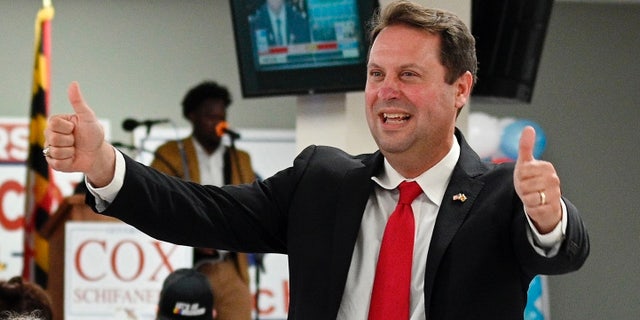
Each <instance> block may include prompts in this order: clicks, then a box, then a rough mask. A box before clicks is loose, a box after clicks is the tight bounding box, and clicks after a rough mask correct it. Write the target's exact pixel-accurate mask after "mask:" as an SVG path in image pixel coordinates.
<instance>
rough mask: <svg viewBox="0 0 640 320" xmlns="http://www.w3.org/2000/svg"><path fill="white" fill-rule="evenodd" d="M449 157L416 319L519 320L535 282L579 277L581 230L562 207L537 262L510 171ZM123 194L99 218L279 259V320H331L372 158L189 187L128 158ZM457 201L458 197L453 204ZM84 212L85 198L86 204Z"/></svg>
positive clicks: (331, 154)
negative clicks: (284, 287) (559, 233)
mask: <svg viewBox="0 0 640 320" xmlns="http://www.w3.org/2000/svg"><path fill="white" fill-rule="evenodd" d="M456 134H457V137H458V141H459V142H460V145H461V154H460V159H459V161H458V163H457V165H456V167H455V169H454V171H453V175H452V177H451V182H450V183H449V186H448V187H447V191H446V193H445V195H444V199H443V201H442V205H441V208H440V211H439V213H438V217H437V220H436V224H435V229H434V234H433V238H432V241H431V246H430V248H429V254H428V258H427V261H425V262H424V263H426V275H425V286H424V288H425V292H424V295H425V301H426V302H425V304H426V305H425V309H426V314H427V319H455V320H460V319H509V320H512V319H522V317H523V310H524V307H525V304H526V292H527V289H528V285H529V282H530V281H531V279H532V277H533V276H535V275H536V274H560V273H566V272H570V271H573V270H576V269H578V268H579V267H580V266H581V265H582V264H583V263H584V261H585V259H586V257H587V255H588V253H589V241H588V236H587V232H586V230H585V227H584V225H583V223H582V221H581V219H580V217H579V215H578V213H577V210H576V208H575V207H574V206H573V205H572V204H571V203H570V202H569V201H568V200H566V199H564V201H565V202H566V204H567V209H568V221H567V225H568V226H567V232H566V239H565V240H564V242H563V244H562V247H561V249H560V252H559V253H558V254H557V255H556V256H554V257H552V258H545V257H542V256H540V255H538V254H537V253H536V252H535V251H534V249H533V248H532V246H531V245H530V244H529V242H528V241H527V237H526V228H527V222H526V218H525V213H524V212H523V206H522V203H521V202H520V200H519V198H518V196H517V194H516V193H515V191H514V187H513V164H502V165H491V164H485V163H483V162H482V161H481V160H480V159H479V157H478V156H477V155H476V153H475V152H473V151H472V150H471V148H470V147H469V146H468V145H467V143H466V142H465V140H464V138H463V137H462V135H461V134H460V133H459V132H457V133H456ZM126 162H127V169H126V175H125V180H124V186H123V187H122V189H121V191H120V193H119V194H118V196H117V197H116V199H115V200H114V201H113V203H112V204H111V205H110V206H109V208H108V209H107V211H106V212H105V213H106V214H109V215H113V216H116V217H118V218H120V219H122V220H123V221H125V222H127V223H129V224H132V225H134V226H136V227H138V228H139V229H141V230H142V231H144V232H146V233H148V234H149V235H151V236H153V237H156V238H159V239H162V240H166V241H171V242H175V243H179V244H184V245H190V246H201V247H216V248H221V249H228V250H232V251H244V252H275V253H284V254H287V255H288V258H289V272H290V279H289V280H290V307H289V318H290V319H305V320H308V319H335V318H336V315H337V312H338V308H339V306H340V301H341V298H342V293H343V290H344V286H345V282H346V279H347V273H348V271H349V265H350V262H351V255H352V252H353V248H354V245H355V242H356V238H357V236H358V230H359V227H360V222H361V219H362V215H363V211H364V208H365V204H366V203H367V199H368V198H369V196H370V194H371V192H372V191H373V183H374V182H372V180H371V176H373V175H375V174H376V173H378V171H379V170H381V169H382V167H383V157H382V155H381V154H380V153H379V152H376V153H373V154H365V155H359V156H351V155H348V154H347V153H345V152H343V151H340V150H338V149H335V148H331V147H319V146H311V147H308V148H307V149H305V150H304V151H302V152H301V153H300V155H299V156H298V157H297V158H296V159H295V161H294V164H293V166H292V167H290V168H287V169H285V170H283V171H281V172H279V173H277V174H276V175H274V176H273V177H270V178H268V179H266V180H264V181H262V182H255V183H253V184H250V185H240V186H225V187H222V188H217V187H212V186H200V185H197V184H193V183H188V182H183V181H180V180H178V179H174V178H171V177H168V176H165V175H163V174H161V173H159V172H157V171H155V170H152V169H148V168H147V167H145V166H143V165H140V164H138V163H136V162H135V161H133V160H131V159H129V158H127V160H126ZM458 193H464V194H465V195H466V196H467V197H468V199H467V200H466V201H464V202H461V201H454V200H453V196H454V195H455V194H458ZM88 201H89V204H93V199H92V198H91V197H88Z"/></svg>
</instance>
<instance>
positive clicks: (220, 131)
mask: <svg viewBox="0 0 640 320" xmlns="http://www.w3.org/2000/svg"><path fill="white" fill-rule="evenodd" d="M225 133H226V134H228V135H229V137H230V138H231V139H233V140H235V139H240V134H239V133H237V132H235V131H233V130H231V129H229V123H228V122H226V121H221V122H220V123H218V125H216V135H218V137H222V135H224V134H225Z"/></svg>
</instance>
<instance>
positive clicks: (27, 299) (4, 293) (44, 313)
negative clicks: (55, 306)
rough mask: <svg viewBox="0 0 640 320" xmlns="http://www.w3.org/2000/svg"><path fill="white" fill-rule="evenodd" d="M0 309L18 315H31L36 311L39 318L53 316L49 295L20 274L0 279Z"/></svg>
mask: <svg viewBox="0 0 640 320" xmlns="http://www.w3.org/2000/svg"><path fill="white" fill-rule="evenodd" d="M0 310H4V311H13V312H15V313H16V314H19V315H33V314H34V313H33V312H34V311H37V314H39V316H40V319H45V320H51V319H52V318H53V312H52V310H51V298H50V297H49V295H48V294H47V293H46V292H45V291H44V289H42V287H40V286H39V285H37V284H35V283H31V282H28V281H23V280H22V277H20V276H16V277H13V278H11V279H9V281H4V280H0Z"/></svg>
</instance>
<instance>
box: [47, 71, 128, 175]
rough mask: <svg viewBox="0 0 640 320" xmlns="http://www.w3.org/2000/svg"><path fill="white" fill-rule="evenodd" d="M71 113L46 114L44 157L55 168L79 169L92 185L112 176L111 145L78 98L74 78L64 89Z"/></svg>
mask: <svg viewBox="0 0 640 320" xmlns="http://www.w3.org/2000/svg"><path fill="white" fill-rule="evenodd" d="M68 96H69V102H70V103H71V106H72V107H73V110H74V112H75V113H74V114H60V115H54V116H51V117H50V118H49V121H48V125H47V129H46V130H45V144H44V145H45V150H47V152H46V159H47V162H48V163H49V165H50V166H51V167H52V168H53V169H55V170H58V171H63V172H83V173H84V174H85V175H86V177H87V178H88V179H89V181H90V182H91V183H92V184H93V185H94V186H95V187H101V186H104V185H107V184H108V183H109V182H110V181H111V180H112V179H113V172H114V168H115V154H114V152H115V151H114V149H113V147H112V146H111V145H109V144H108V143H107V142H106V141H105V140H104V130H103V128H102V125H100V123H99V122H98V119H97V118H96V116H95V113H94V112H93V110H91V108H90V107H89V106H88V105H87V103H86V102H85V101H84V99H83V98H82V93H81V92H80V87H79V85H78V83H77V82H72V83H71V85H70V86H69V90H68Z"/></svg>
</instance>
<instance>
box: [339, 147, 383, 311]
mask: <svg viewBox="0 0 640 320" xmlns="http://www.w3.org/2000/svg"><path fill="white" fill-rule="evenodd" d="M382 160H383V157H382V155H381V154H380V152H376V153H374V154H373V155H371V156H368V157H367V158H365V159H364V160H363V161H362V163H363V165H362V166H361V167H358V168H355V169H352V170H349V171H348V172H347V173H346V174H345V178H344V182H343V183H342V184H341V186H340V190H339V192H338V194H339V195H340V196H339V198H338V199H336V201H337V202H336V223H335V226H336V227H335V229H334V234H333V243H334V254H333V255H331V272H329V274H331V275H333V276H332V277H331V281H332V283H331V289H330V290H331V292H330V294H329V297H331V299H332V300H331V301H330V302H329V303H330V305H329V307H330V309H329V310H335V312H336V314H334V315H333V316H332V318H335V317H336V316H337V312H338V309H339V307H340V302H341V301H342V293H343V291H344V287H345V284H346V282H347V275H348V273H349V266H350V265H351V258H352V255H353V249H354V247H355V244H356V240H357V238H358V233H359V231H360V224H361V222H362V215H363V214H364V209H365V206H366V204H367V201H368V199H369V195H370V194H371V192H372V189H373V181H372V180H371V177H372V176H373V175H374V172H376V170H378V169H380V168H381V167H382V163H383V161H382Z"/></svg>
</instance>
